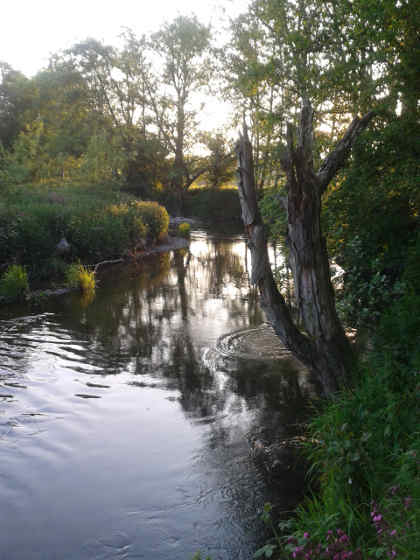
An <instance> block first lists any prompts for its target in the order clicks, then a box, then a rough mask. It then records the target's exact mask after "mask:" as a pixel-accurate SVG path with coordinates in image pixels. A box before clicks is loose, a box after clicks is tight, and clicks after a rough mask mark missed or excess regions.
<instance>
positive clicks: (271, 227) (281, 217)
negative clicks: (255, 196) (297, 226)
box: [259, 188, 287, 241]
mask: <svg viewBox="0 0 420 560" xmlns="http://www.w3.org/2000/svg"><path fill="white" fill-rule="evenodd" d="M283 196H284V192H283V191H282V189H278V188H270V189H265V190H264V191H263V196H262V197H261V199H260V201H259V208H260V212H261V216H262V219H263V221H264V224H265V226H266V228H267V230H268V235H269V237H270V239H271V240H273V241H279V240H280V239H284V237H285V235H286V233H287V216H286V211H285V209H284V208H283V206H282V203H281V200H280V199H281V197H283Z"/></svg>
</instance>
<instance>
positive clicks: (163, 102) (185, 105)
mask: <svg viewBox="0 0 420 560" xmlns="http://www.w3.org/2000/svg"><path fill="white" fill-rule="evenodd" d="M152 40H153V48H154V51H155V52H156V53H157V54H158V55H159V56H160V57H161V60H162V62H163V76H162V82H163V91H162V92H161V99H160V100H159V99H158V98H157V96H156V92H155V94H154V95H153V96H151V100H152V103H154V105H153V107H154V111H155V116H156V122H157V124H158V126H159V130H160V132H161V134H162V136H163V137H164V139H165V141H166V142H167V144H168V147H169V149H170V151H171V153H172V154H173V168H172V178H171V188H172V192H173V195H174V197H175V205H176V210H177V211H178V212H180V211H181V210H182V204H183V193H184V190H185V188H188V186H189V185H190V184H191V183H192V182H193V180H194V178H196V177H197V176H198V175H199V174H201V173H202V171H203V170H202V169H200V168H199V169H198V170H192V169H191V168H190V166H189V165H188V161H187V159H186V157H185V152H186V150H187V149H188V148H189V147H191V141H192V136H193V131H194V125H195V115H196V111H195V110H194V108H193V107H192V106H191V101H192V98H193V96H194V95H195V94H196V93H197V92H198V91H199V90H200V89H202V88H203V86H204V85H206V84H207V82H208V80H209V78H210V69H211V64H210V60H209V56H208V54H209V48H210V30H209V28H208V27H206V26H205V25H203V24H201V23H200V22H199V21H198V20H197V19H196V18H195V16H192V17H186V16H178V17H177V18H176V19H175V20H174V21H173V22H172V23H169V24H165V25H164V26H163V28H162V29H161V30H160V31H159V32H157V33H155V34H154V35H153V37H152Z"/></svg>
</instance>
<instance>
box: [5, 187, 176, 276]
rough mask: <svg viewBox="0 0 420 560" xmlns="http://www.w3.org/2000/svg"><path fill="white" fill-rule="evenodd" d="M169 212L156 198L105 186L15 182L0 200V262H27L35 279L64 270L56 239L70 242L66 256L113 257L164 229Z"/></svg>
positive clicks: (83, 258) (154, 237)
mask: <svg viewBox="0 0 420 560" xmlns="http://www.w3.org/2000/svg"><path fill="white" fill-rule="evenodd" d="M168 223H169V217H168V214H167V212H166V210H165V209H164V208H163V207H161V206H159V205H158V204H157V203H146V202H137V201H135V200H134V199H133V198H132V197H130V196H128V195H126V194H123V193H121V192H120V191H119V190H118V189H116V188H115V187H113V186H108V185H95V186H82V185H74V184H72V185H61V186H59V187H57V186H47V185H42V186H39V185H37V186H33V185H26V186H18V187H13V188H10V189H9V190H8V191H6V192H5V193H3V197H2V203H1V205H0V264H1V263H8V262H11V261H12V260H14V261H17V262H18V263H20V264H23V265H25V266H27V269H28V273H29V274H30V276H31V277H32V278H34V279H36V280H39V279H41V280H42V279H43V278H49V277H51V276H52V275H54V274H62V273H63V271H64V269H65V266H63V256H62V255H60V254H58V252H57V249H56V247H57V244H58V242H59V241H60V239H62V238H63V237H65V238H66V240H67V241H68V243H69V244H70V248H71V250H70V252H69V254H68V255H66V256H65V258H66V259H68V260H73V261H74V260H77V259H80V260H81V261H83V262H92V263H93V262H95V261H98V260H102V259H107V258H115V257H119V256H121V255H122V254H124V253H125V252H126V251H130V250H132V249H133V248H135V247H136V246H137V245H138V244H139V243H140V242H141V241H144V242H145V240H146V237H147V238H148V240H149V241H150V242H155V241H157V240H158V239H160V238H162V237H164V235H166V233H167V229H168Z"/></svg>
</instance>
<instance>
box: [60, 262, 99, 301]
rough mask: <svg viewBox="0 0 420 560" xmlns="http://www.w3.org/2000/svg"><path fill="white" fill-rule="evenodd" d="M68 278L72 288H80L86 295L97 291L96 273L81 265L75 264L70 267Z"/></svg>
mask: <svg viewBox="0 0 420 560" xmlns="http://www.w3.org/2000/svg"><path fill="white" fill-rule="evenodd" d="M66 278H67V284H68V286H69V287H70V288H79V289H80V290H81V291H82V292H83V293H84V294H85V293H92V292H94V291H95V285H96V283H95V273H94V272H93V271H92V272H89V270H88V269H87V268H85V267H84V266H83V265H82V264H80V263H73V264H71V265H70V266H69V267H68V269H67V273H66Z"/></svg>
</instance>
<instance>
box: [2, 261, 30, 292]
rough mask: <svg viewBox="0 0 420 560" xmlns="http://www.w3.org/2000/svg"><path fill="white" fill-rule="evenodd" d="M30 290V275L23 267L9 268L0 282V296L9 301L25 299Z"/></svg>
mask: <svg viewBox="0 0 420 560" xmlns="http://www.w3.org/2000/svg"><path fill="white" fill-rule="evenodd" d="M28 290H29V284H28V275H27V273H26V270H25V269H24V268H23V266H20V265H17V264H12V265H11V266H9V267H8V269H7V270H6V272H5V273H4V274H3V276H2V278H1V280H0V294H1V295H2V296H4V297H6V298H7V299H11V300H18V299H21V298H23V296H24V295H25V293H26V292H27V291H28Z"/></svg>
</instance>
